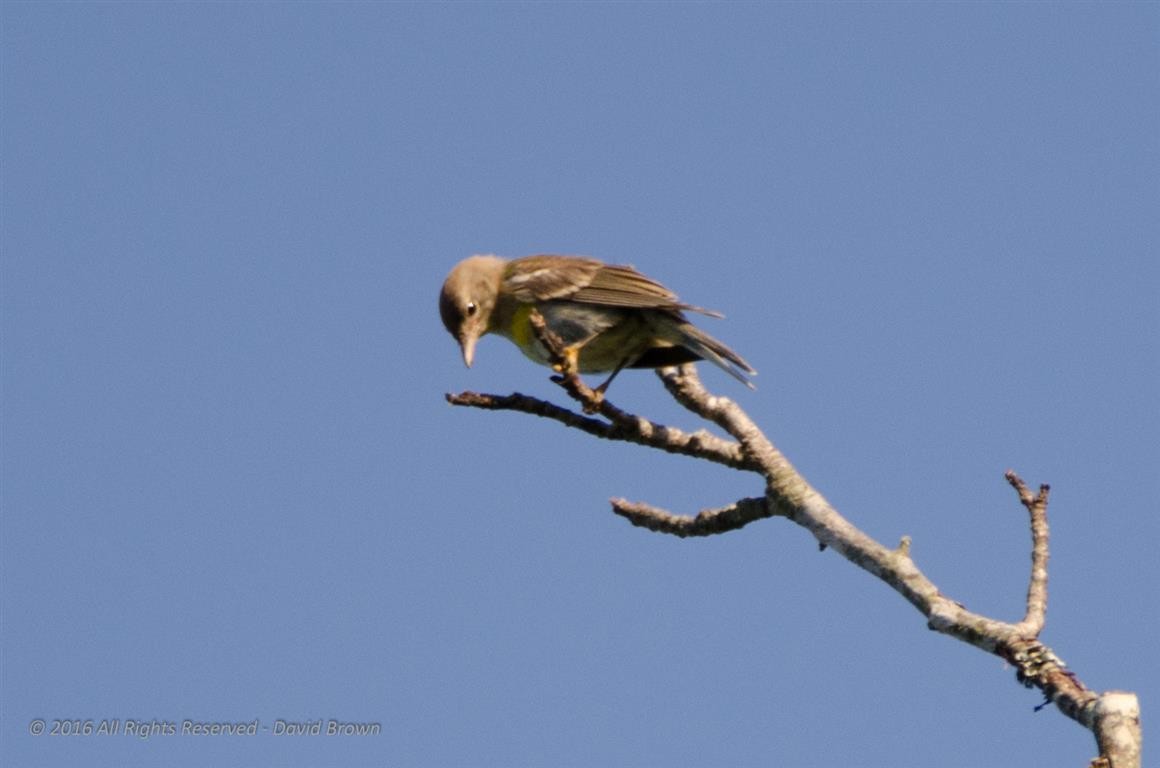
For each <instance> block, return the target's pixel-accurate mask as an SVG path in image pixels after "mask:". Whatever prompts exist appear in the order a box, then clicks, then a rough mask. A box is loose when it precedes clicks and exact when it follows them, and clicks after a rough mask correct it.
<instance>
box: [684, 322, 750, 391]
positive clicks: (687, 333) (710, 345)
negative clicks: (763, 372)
mask: <svg viewBox="0 0 1160 768" xmlns="http://www.w3.org/2000/svg"><path fill="white" fill-rule="evenodd" d="M677 331H678V332H679V333H680V335H681V345H682V346H684V347H686V348H687V349H688V350H689V351H690V352H693V353H695V354H696V355H697V356H698V357H701V358H704V359H705V360H708V361H709V362H710V363H713V365H716V366H717V367H718V368H720V369H721V370H723V371H725V372H726V373H728V374H729V375H730V376H732V377H733V378H735V379H737V380H738V381H740V382H741V383H742V384H744V385H745V386H747V387H749V388H750V389H755V387H754V386H753V382H752V381H750V380H749V378H748V376H747V374H748V375H749V376H756V375H757V371H755V370H753V366H751V365H750V364H749V363H747V362H745V358H743V357H741V355H739V354H737V353H736V352H734V351H733V350H732V349H730V348H729V347H727V346H725V345H724V344H722V343H721V342H720V341H717V339H714V338H713V337H712V336H710V335H709V334H707V333H705V332H704V331H702V330H701V329H700V328H698V327H697V326H695V325H693V324H692V323H680V324H679V325H678V326H677Z"/></svg>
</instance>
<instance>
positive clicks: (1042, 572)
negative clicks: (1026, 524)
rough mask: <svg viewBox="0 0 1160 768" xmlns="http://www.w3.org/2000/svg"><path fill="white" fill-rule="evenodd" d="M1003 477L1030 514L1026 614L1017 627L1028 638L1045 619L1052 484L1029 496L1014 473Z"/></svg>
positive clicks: (1037, 630) (1039, 628)
mask: <svg viewBox="0 0 1160 768" xmlns="http://www.w3.org/2000/svg"><path fill="white" fill-rule="evenodd" d="M1006 477H1007V482H1008V483H1010V484H1011V487H1012V488H1014V489H1015V491H1016V492H1017V493H1018V494H1019V501H1021V502H1022V503H1023V506H1024V507H1026V508H1027V512H1028V514H1029V515H1030V516H1031V579H1030V581H1029V583H1028V585H1027V615H1026V616H1024V618H1023V621H1021V622H1019V625H1018V626H1019V628H1020V630H1021V631H1022V632H1023V633H1024V634H1026V635H1027V636H1028V637H1039V633H1040V632H1042V631H1043V624H1044V622H1045V621H1046V620H1047V556H1048V555H1047V538H1048V536H1047V534H1048V531H1047V495H1048V493H1049V492H1050V491H1051V487H1050V486H1047V485H1041V486H1039V493H1038V494H1036V495H1035V496H1032V495H1031V491H1030V490H1028V488H1027V484H1026V483H1024V482H1023V480H1022V479H1020V477H1019V476H1018V475H1016V474H1015V473H1014V472H1012V471H1011V470H1007V475H1006Z"/></svg>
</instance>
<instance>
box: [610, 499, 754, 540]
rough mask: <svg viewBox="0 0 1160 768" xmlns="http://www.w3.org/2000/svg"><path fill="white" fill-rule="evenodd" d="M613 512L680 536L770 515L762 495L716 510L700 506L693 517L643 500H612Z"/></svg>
mask: <svg viewBox="0 0 1160 768" xmlns="http://www.w3.org/2000/svg"><path fill="white" fill-rule="evenodd" d="M612 511H613V512H615V513H616V514H618V515H620V516H621V517H623V518H625V519H626V520H628V521H629V522H630V523H632V524H633V525H636V526H640V527H641V528H648V529H649V530H650V531H657V532H658V533H671V534H673V535H674V536H679V537H681V538H682V539H683V538H685V537H687V536H711V535H712V534H715V533H724V532H726V531H735V530H737V529H738V528H741V527H743V526H745V525H747V524H748V523H751V522H753V521H754V520H761V519H764V518H766V517H773V516H774V514H775V513H774V512H772V511H770V506H769V504H767V503H766V500H765V499H764V498H754V497H750V498H745V499H740V500H738V501H737V502H735V503H733V504H730V505H729V506H727V507H718V508H717V509H703V510H701V511H700V512H698V513H697V516H696V517H689V516H687V515H674V514H672V513H671V512H666V511H665V510H663V509H660V508H659V507H654V506H652V505H651V504H645V503H644V502H632V501H627V500H626V499H613V500H612Z"/></svg>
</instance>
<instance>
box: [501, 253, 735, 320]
mask: <svg viewBox="0 0 1160 768" xmlns="http://www.w3.org/2000/svg"><path fill="white" fill-rule="evenodd" d="M504 284H505V287H506V288H507V290H508V291H510V292H511V295H513V296H515V298H516V299H518V300H519V301H524V302H535V301H550V300H552V299H567V300H568V301H577V302H581V303H584V304H597V305H603V306H608V307H633V308H640V309H668V310H673V311H677V312H680V311H681V310H686V309H687V310H690V311H692V312H700V313H702V314H706V315H712V316H715V317H720V314H719V313H717V312H713V311H711V310H707V309H702V308H700V307H694V306H692V305H690V304H684V303H682V302H680V301H678V300H677V295H676V294H675V293H673V292H672V291H670V290H669V289H668V288H665V287H664V286H663V285H661V284H660V283H658V282H656V281H655V280H652V279H650V278H648V277H645V276H644V275H642V274H641V273H640V272H637V271H636V270H635V269H633V268H632V267H629V266H623V265H618V264H605V263H604V262H601V261H598V260H597V259H589V258H584V257H579V256H552V255H543V256H527V257H525V258H522V259H515V260H513V261H512V262H510V263H509V264H508V268H507V270H506V272H505V275H504Z"/></svg>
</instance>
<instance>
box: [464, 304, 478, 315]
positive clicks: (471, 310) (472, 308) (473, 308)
mask: <svg viewBox="0 0 1160 768" xmlns="http://www.w3.org/2000/svg"><path fill="white" fill-rule="evenodd" d="M478 309H479V307H477V306H475V302H474V301H469V302H467V316H468V317H471V316H472V315H474V314H475V313H476V311H477V310H478Z"/></svg>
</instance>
